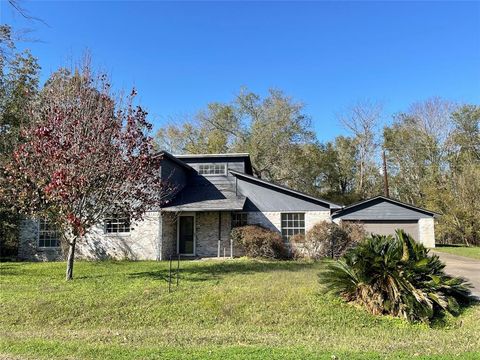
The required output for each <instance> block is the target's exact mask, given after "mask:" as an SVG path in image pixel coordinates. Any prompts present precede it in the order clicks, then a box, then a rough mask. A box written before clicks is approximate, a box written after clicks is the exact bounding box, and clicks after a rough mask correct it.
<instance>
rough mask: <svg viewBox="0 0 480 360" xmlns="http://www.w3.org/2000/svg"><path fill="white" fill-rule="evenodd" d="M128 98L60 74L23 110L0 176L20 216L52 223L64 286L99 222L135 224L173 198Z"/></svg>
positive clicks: (92, 79)
mask: <svg viewBox="0 0 480 360" xmlns="http://www.w3.org/2000/svg"><path fill="white" fill-rule="evenodd" d="M134 97H135V91H132V93H131V94H130V95H129V96H127V97H126V98H123V99H122V98H121V97H118V98H115V97H114V96H113V95H112V92H111V90H110V85H109V83H108V80H107V77H106V76H103V75H102V76H99V77H96V76H94V75H92V73H91V71H90V69H89V67H88V66H84V67H83V68H81V69H79V70H76V71H75V72H73V73H71V72H69V71H67V70H60V71H58V72H57V73H55V74H54V75H52V77H51V78H50V80H49V81H48V82H47V83H46V85H45V88H44V89H43V90H42V92H41V94H40V97H39V100H38V102H36V104H35V105H34V106H33V107H32V109H31V114H30V115H31V117H32V120H33V121H32V122H31V125H30V126H28V127H27V128H25V129H24V130H23V132H22V136H23V140H24V141H23V143H22V145H20V146H18V147H17V149H16V150H15V152H14V156H13V159H12V160H11V161H10V162H9V163H8V164H7V165H6V166H5V168H4V169H3V174H2V176H1V179H0V181H3V182H4V183H3V184H0V185H2V186H1V190H0V195H1V196H3V197H8V198H10V199H13V200H14V203H16V204H17V206H18V209H19V211H21V212H22V213H23V214H26V215H29V216H34V217H42V218H46V219H48V220H49V221H52V222H53V223H54V224H55V225H56V226H57V227H58V228H59V230H60V231H61V233H62V234H63V240H64V241H65V242H66V243H67V244H68V248H69V251H68V257H67V272H66V279H67V280H70V279H72V277H73V262H74V256H75V245H76V243H77V242H79V241H82V238H83V237H84V236H85V235H86V234H87V233H88V232H89V230H90V229H91V228H92V226H94V225H95V224H97V223H99V222H101V221H103V219H104V218H105V217H106V216H109V215H112V214H122V215H126V216H130V218H131V219H132V220H141V219H142V216H143V214H144V213H145V212H146V211H147V210H149V209H151V208H152V207H159V206H160V207H161V206H162V204H163V203H164V202H165V199H166V198H168V197H169V195H170V194H171V193H172V192H173V191H174V188H173V184H170V183H168V181H167V180H165V179H162V178H161V175H160V163H161V160H162V159H161V156H159V155H157V154H156V153H155V151H154V147H153V140H152V138H151V137H150V136H149V135H148V134H149V132H150V130H151V125H150V124H149V123H148V122H147V120H146V115H147V113H146V112H145V111H144V110H143V109H142V108H141V107H139V106H135V105H134V104H133V100H134Z"/></svg>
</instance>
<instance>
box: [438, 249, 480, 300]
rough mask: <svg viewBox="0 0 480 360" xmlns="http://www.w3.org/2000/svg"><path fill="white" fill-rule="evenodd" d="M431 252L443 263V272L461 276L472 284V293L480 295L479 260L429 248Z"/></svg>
mask: <svg viewBox="0 0 480 360" xmlns="http://www.w3.org/2000/svg"><path fill="white" fill-rule="evenodd" d="M431 253H433V254H435V255H438V256H439V257H440V260H442V261H443V262H444V263H445V264H446V267H445V272H446V273H447V274H449V275H454V276H461V277H463V278H465V279H467V280H468V281H469V282H470V284H472V285H473V288H472V289H471V290H472V293H473V294H474V295H475V296H477V297H480V260H476V259H471V258H467V257H465V256H458V255H453V254H447V253H443V252H440V251H435V250H431Z"/></svg>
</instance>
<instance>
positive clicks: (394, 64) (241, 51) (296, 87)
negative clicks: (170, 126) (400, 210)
mask: <svg viewBox="0 0 480 360" xmlns="http://www.w3.org/2000/svg"><path fill="white" fill-rule="evenodd" d="M22 4H23V7H24V8H26V9H27V10H28V11H29V12H30V13H31V14H32V15H34V16H36V17H39V18H41V19H43V20H44V21H45V22H46V23H48V25H49V26H48V27H47V26H44V25H43V24H41V23H38V22H32V21H26V20H24V19H23V18H22V17H21V16H20V15H18V14H17V13H15V12H14V11H13V10H12V9H11V8H10V7H9V6H8V5H7V3H6V2H5V0H1V7H0V20H1V22H2V23H8V24H11V25H13V26H14V27H15V28H17V29H21V28H31V29H33V30H34V33H33V34H32V35H31V36H32V37H35V38H37V39H39V40H41V42H30V43H23V44H21V45H20V47H28V48H30V49H31V50H32V52H33V54H34V55H35V56H37V57H38V58H39V61H40V64H41V66H42V79H43V80H45V79H46V78H47V77H48V75H49V74H50V73H51V72H52V71H54V70H55V69H56V68H58V67H59V66H61V65H65V64H67V65H68V64H71V63H72V61H77V60H78V59H79V58H81V55H82V53H84V52H85V50H86V49H89V51H90V52H91V54H92V56H93V61H94V64H95V65H96V66H97V67H98V68H100V69H102V70H104V71H106V72H108V73H109V74H110V75H111V77H112V79H113V83H114V85H115V86H116V87H117V88H124V89H129V88H131V87H132V86H135V87H136V88H137V90H138V92H139V94H140V101H141V103H142V105H144V106H145V107H146V108H147V109H148V110H149V112H150V120H151V121H152V122H153V123H154V125H155V126H156V127H159V126H162V124H164V123H165V122H166V121H168V120H169V119H171V118H177V119H178V118H181V117H183V116H188V115H190V114H193V113H195V112H196V111H197V110H199V109H201V108H203V107H204V106H205V105H206V104H207V103H208V102H212V101H229V100H231V99H232V98H233V96H234V94H235V93H237V92H238V91H239V89H240V88H241V87H242V86H247V87H248V88H249V89H250V90H252V91H254V92H257V93H260V94H265V93H266V91H267V89H268V88H270V87H275V88H279V89H282V90H284V91H285V92H286V93H287V94H289V95H291V96H293V97H294V98H295V99H297V100H300V101H303V102H304V103H305V104H306V112H307V113H308V114H309V115H311V117H312V120H313V125H314V127H315V130H316V132H317V134H318V137H319V138H320V139H321V140H328V139H332V138H333V137H334V136H336V135H338V134H340V133H344V132H345V130H343V129H342V128H341V126H340V125H339V124H338V121H337V119H336V114H337V113H339V112H341V111H342V110H343V109H344V108H346V107H348V106H349V105H351V104H352V103H354V102H356V101H359V100H365V99H372V100H378V101H382V102H383V103H384V105H385V110H386V115H387V120H388V117H389V116H390V115H391V114H392V113H395V112H398V111H401V110H405V109H406V108H407V107H408V105H409V104H411V103H412V102H415V101H419V100H424V99H426V98H428V97H431V96H441V97H445V98H448V99H452V100H455V101H460V102H469V103H476V104H480V3H479V2H470V3H467V2H465V3H462V2H440V3H436V2H421V3H414V2H403V3H394V2H351V3H349V2H309V3H299V2H291V3H287V2H281V3H273V2H263V3H254V2H243V3H240V2H211V3H201V2H195V3H184V2H176V3H164V2H154V1H152V2H126V1H116V2H114V1H102V2H84V1H82V2H73V1H63V2H60V1H57V2H53V1H52V2H41V1H23V3H22Z"/></svg>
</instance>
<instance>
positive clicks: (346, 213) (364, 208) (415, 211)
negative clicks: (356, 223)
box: [332, 196, 440, 220]
mask: <svg viewBox="0 0 480 360" xmlns="http://www.w3.org/2000/svg"><path fill="white" fill-rule="evenodd" d="M439 215H440V214H438V213H436V212H434V211H431V210H427V209H423V208H420V207H417V206H414V205H411V204H407V203H404V202H401V201H399V200H395V199H391V198H387V197H385V196H376V197H373V198H370V199H367V200H363V201H360V202H357V203H355V204H352V205H349V206H346V207H344V208H342V209H341V210H338V211H336V212H335V213H333V215H332V217H333V218H334V219H335V218H341V219H345V220H415V219H420V218H428V217H437V216H439Z"/></svg>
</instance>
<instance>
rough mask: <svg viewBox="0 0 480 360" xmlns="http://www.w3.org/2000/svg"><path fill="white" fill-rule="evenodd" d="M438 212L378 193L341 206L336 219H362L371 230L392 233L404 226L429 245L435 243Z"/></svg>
mask: <svg viewBox="0 0 480 360" xmlns="http://www.w3.org/2000/svg"><path fill="white" fill-rule="evenodd" d="M437 216H438V214H437V213H435V212H433V211H430V210H426V209H422V208H419V207H416V206H414V205H411V204H406V203H403V202H400V201H398V200H394V199H391V198H387V197H384V196H377V197H374V198H371V199H367V200H364V201H361V202H358V203H356V204H353V205H350V206H347V207H344V208H342V209H341V210H339V211H336V212H335V213H333V214H332V218H333V221H335V222H340V221H348V222H360V223H362V224H363V226H364V227H365V230H366V231H367V232H369V233H371V234H379V235H393V234H395V230H396V229H403V230H404V231H405V232H406V233H408V234H410V235H412V236H413V238H414V239H415V240H417V241H418V242H420V243H422V244H423V245H425V246H426V247H429V248H433V247H435V217H437Z"/></svg>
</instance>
